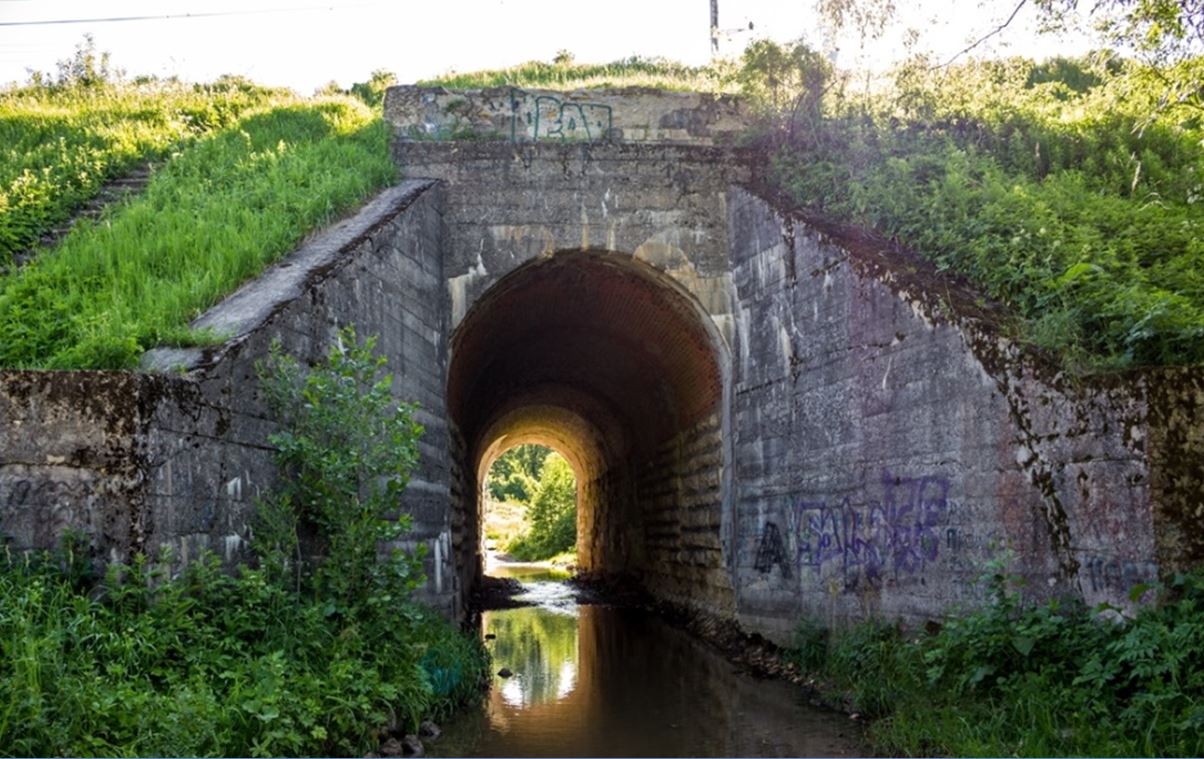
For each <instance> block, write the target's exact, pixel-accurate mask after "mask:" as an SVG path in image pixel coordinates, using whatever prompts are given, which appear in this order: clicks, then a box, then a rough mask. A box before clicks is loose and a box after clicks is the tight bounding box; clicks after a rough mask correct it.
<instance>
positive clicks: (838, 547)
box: [729, 190, 1204, 638]
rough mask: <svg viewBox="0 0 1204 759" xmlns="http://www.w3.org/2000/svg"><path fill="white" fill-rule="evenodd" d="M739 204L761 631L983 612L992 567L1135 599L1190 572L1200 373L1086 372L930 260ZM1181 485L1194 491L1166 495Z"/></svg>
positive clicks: (742, 560)
mask: <svg viewBox="0 0 1204 759" xmlns="http://www.w3.org/2000/svg"><path fill="white" fill-rule="evenodd" d="M729 208H730V214H731V215H730V224H731V226H730V234H731V255H732V266H733V277H734V285H735V290H736V317H735V318H736V324H737V329H736V332H737V335H738V337H737V340H736V349H735V358H734V367H733V376H734V382H735V384H734V388H733V391H734V406H733V409H732V414H733V434H734V446H735V455H734V462H733V466H734V467H735V470H734V472H733V474H734V478H735V512H736V513H735V542H736V546H737V548H736V561H735V584H736V587H737V599H738V601H737V603H738V610H739V616H740V619H741V620H742V621H743V622H744V623H745V624H746V626H748V627H750V628H753V629H760V630H763V631H765V632H769V633H771V634H775V635H777V636H779V637H782V638H785V637H788V635H789V632H790V628H791V626H792V625H793V624H794V623H795V621H796V620H797V618H798V617H799V616H800V615H801V614H806V615H808V616H810V617H811V618H813V619H817V620H819V621H822V622H827V623H830V624H835V625H842V624H847V623H850V622H852V621H856V620H858V619H864V618H866V617H870V616H877V617H882V618H887V619H896V618H898V619H903V620H905V621H908V622H911V623H919V622H922V621H923V620H926V619H933V618H939V617H941V616H942V615H943V614H946V613H948V612H949V610H951V609H954V608H956V607H957V606H958V605H963V604H972V603H975V602H976V601H978V600H979V599H980V598H981V594H982V590H983V588H982V585H981V583H980V582H979V577H980V575H981V574H982V573H984V572H985V571H988V570H990V571H999V570H1003V571H1007V572H1010V573H1014V574H1016V575H1019V576H1020V577H1021V578H1022V580H1023V581H1024V587H1025V592H1026V593H1028V594H1029V595H1031V596H1037V597H1041V596H1046V595H1051V594H1069V595H1074V596H1079V597H1081V598H1083V599H1085V600H1086V601H1087V602H1088V603H1091V604H1094V603H1097V602H1103V601H1107V602H1109V603H1112V604H1114V605H1117V606H1122V607H1123V606H1127V605H1129V604H1130V601H1129V598H1128V595H1129V590H1130V589H1131V588H1133V587H1134V586H1136V585H1137V584H1139V583H1143V582H1148V581H1151V580H1155V579H1156V578H1157V577H1158V575H1159V572H1160V570H1161V569H1164V568H1165V567H1167V566H1170V564H1167V563H1166V562H1167V560H1168V559H1169V558H1170V557H1169V555H1168V553H1167V552H1166V551H1163V550H1161V548H1160V547H1161V546H1163V544H1164V543H1165V541H1166V540H1167V539H1168V536H1169V535H1170V534H1171V533H1170V532H1168V530H1167V529H1166V528H1165V527H1163V526H1161V524H1160V521H1161V522H1165V521H1168V520H1169V521H1175V522H1177V523H1178V524H1179V525H1181V526H1182V525H1185V523H1186V521H1187V520H1188V519H1190V517H1189V516H1188V515H1189V514H1192V513H1194V510H1199V509H1200V508H1201V506H1200V502H1201V498H1202V493H1204V478H1201V476H1200V474H1199V466H1198V462H1199V458H1198V456H1195V455H1194V454H1195V453H1198V451H1199V450H1200V433H1199V419H1200V417H1199V416H1198V410H1199V407H1200V400H1201V398H1202V397H1204V396H1202V395H1201V393H1200V390H1199V388H1200V384H1199V383H1200V380H1201V376H1202V373H1201V372H1200V371H1199V370H1175V371H1174V372H1173V373H1174V374H1175V375H1176V376H1178V379H1177V381H1175V382H1173V383H1165V382H1162V381H1161V380H1154V378H1156V377H1161V376H1162V374H1164V372H1163V373H1160V372H1152V373H1150V372H1144V373H1143V372H1138V373H1130V374H1128V375H1122V376H1115V377H1104V378H1094V379H1093V378H1088V379H1078V380H1071V379H1070V378H1068V377H1066V376H1064V375H1062V374H1061V373H1059V372H1058V371H1057V369H1056V368H1055V367H1054V366H1053V364H1051V363H1048V362H1044V361H1043V360H1042V359H1041V358H1040V357H1039V356H1035V355H1034V354H1031V353H1026V352H1024V351H1021V350H1020V349H1019V348H1018V347H1017V346H1015V345H1013V344H1011V343H1010V342H1008V341H1007V340H1004V339H1002V338H1000V337H999V336H998V332H997V330H996V329H995V328H994V327H993V326H992V325H991V324H990V321H991V320H990V318H989V315H987V314H983V313H976V312H975V307H974V305H973V298H972V294H966V293H963V292H960V291H959V290H958V287H957V286H956V284H953V285H951V286H949V287H947V288H945V289H944V290H943V291H942V290H941V289H940V288H937V287H935V286H934V285H933V283H934V282H938V281H940V280H939V279H937V278H935V277H934V278H932V279H930V280H925V279H924V276H925V275H926V274H927V275H929V276H931V275H932V272H931V267H928V266H927V265H926V264H924V262H922V261H919V260H918V259H916V260H911V261H909V260H908V259H907V257H906V255H905V254H904V253H902V252H901V251H891V250H888V246H885V245H884V244H882V243H874V244H867V243H866V242H865V240H863V239H857V238H856V237H855V236H850V235H849V234H847V232H848V231H847V230H833V229H825V230H824V231H821V230H820V229H819V228H817V227H816V226H813V225H810V224H808V223H805V222H804V221H801V220H797V219H790V218H786V217H785V216H784V215H782V214H780V213H778V212H777V211H775V210H774V208H773V207H772V206H771V204H769V203H768V202H766V201H765V200H762V199H761V198H758V197H756V196H754V195H752V194H750V193H748V192H746V191H743V190H735V191H733V195H732V199H731V202H730V203H729ZM1151 383H1153V384H1151ZM1172 385H1173V386H1175V387H1177V388H1179V389H1180V393H1179V394H1178V395H1176V398H1175V399H1173V400H1171V399H1165V398H1164V399H1162V400H1160V401H1159V403H1158V404H1154V405H1151V403H1150V401H1149V398H1150V390H1151V388H1166V387H1169V386H1172ZM1160 407H1162V408H1166V407H1174V408H1177V409H1178V410H1177V411H1176V412H1172V413H1171V414H1169V416H1170V417H1173V418H1174V419H1176V420H1178V423H1177V426H1176V425H1175V424H1172V425H1171V426H1172V429H1170V430H1168V429H1167V428H1166V426H1165V425H1166V420H1165V419H1164V420H1160V419H1159V418H1158V414H1159V413H1160V412H1158V408H1160ZM1192 414H1196V416H1194V417H1193V416H1192ZM1189 419H1191V420H1192V421H1188V420H1189ZM1189 430H1194V431H1193V432H1189ZM1151 438H1153V439H1154V440H1155V441H1159V442H1156V443H1154V444H1153V445H1151ZM1161 441H1168V442H1170V446H1171V447H1172V448H1174V449H1175V450H1176V451H1178V453H1177V454H1174V455H1177V456H1178V461H1175V460H1173V459H1174V456H1168V455H1167V454H1166V453H1165V452H1163V451H1160V450H1156V448H1157V446H1158V445H1161V444H1162V442H1161ZM1189 461H1190V463H1187V462H1189ZM1172 471H1173V472H1174V473H1175V474H1173V475H1171V474H1169V472H1172ZM1160 473H1161V474H1160ZM1176 478H1178V479H1176ZM1172 481H1173V482H1177V483H1178V484H1177V485H1175V486H1174V487H1175V493H1176V494H1177V495H1176V497H1177V498H1178V500H1175V499H1174V498H1168V497H1167V494H1166V493H1165V492H1160V491H1159V488H1160V487H1162V483H1170V482H1172ZM1152 482H1153V483H1154V484H1153V485H1152V484H1151V483H1152ZM1172 503H1174V504H1177V505H1174V506H1171V504H1172ZM1189 504H1190V505H1189ZM1168 510H1169V511H1170V512H1172V513H1173V515H1168V516H1165V517H1162V518H1160V517H1159V514H1160V513H1162V512H1164V511H1168ZM1181 532H1182V533H1183V534H1184V535H1186V534H1188V533H1194V534H1197V535H1198V534H1199V533H1198V530H1192V529H1191V528H1187V529H1184V530H1182V531H1181ZM1194 545H1196V544H1193V543H1192V540H1191V539H1188V540H1186V541H1185V542H1184V543H1183V544H1182V546H1181V550H1180V549H1177V550H1178V552H1179V554H1183V555H1186V554H1187V553H1190V552H1191V550H1192V548H1193V547H1194Z"/></svg>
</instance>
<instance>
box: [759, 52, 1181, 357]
mask: <svg viewBox="0 0 1204 759" xmlns="http://www.w3.org/2000/svg"><path fill="white" fill-rule="evenodd" d="M1181 65H1188V64H1181ZM741 79H742V81H743V82H744V85H745V90H746V91H747V92H749V93H750V94H752V95H754V96H757V97H758V99H759V101H760V102H762V103H763V104H765V106H766V109H767V110H768V111H770V112H771V113H772V114H773V117H774V119H775V122H774V124H773V126H772V128H770V129H769V130H768V131H767V132H766V133H765V134H764V136H763V138H762V139H763V143H764V144H765V145H766V146H767V148H768V149H769V150H770V151H771V154H772V159H771V172H770V176H771V179H772V181H773V182H774V183H776V184H777V185H778V186H779V187H780V188H782V189H783V190H784V191H785V192H787V193H788V194H789V195H790V196H791V197H792V198H793V199H794V200H795V201H796V202H798V203H799V204H800V205H802V206H805V207H807V208H810V209H813V210H815V211H819V212H822V213H824V214H827V215H829V216H831V217H835V218H836V219H838V220H843V221H847V222H853V223H856V224H861V225H865V226H870V227H874V228H876V229H878V230H880V231H881V232H883V233H884V234H886V235H887V236H889V237H894V238H897V239H899V240H900V241H902V242H903V243H904V244H906V245H907V246H909V247H911V248H912V249H914V250H916V251H917V252H918V253H919V254H920V255H922V256H924V257H926V258H928V259H929V260H931V261H933V262H934V263H935V264H936V266H937V268H938V269H940V270H943V271H949V272H953V273H956V274H960V275H962V276H963V277H965V278H967V279H968V280H969V281H970V282H972V283H973V284H974V285H976V286H977V287H978V288H980V289H981V290H982V291H983V292H984V293H985V294H987V295H988V296H990V297H991V298H993V299H995V300H997V301H1000V302H1002V303H1004V304H1006V305H1007V306H1009V307H1010V308H1011V309H1012V310H1013V311H1014V312H1015V313H1016V314H1017V315H1018V317H1019V319H1020V323H1018V324H1016V325H1013V327H1012V331H1013V333H1014V334H1015V335H1016V336H1017V337H1020V338H1022V339H1028V340H1032V341H1033V342H1035V343H1036V344H1037V345H1039V346H1042V347H1044V348H1048V349H1050V350H1052V351H1055V352H1057V353H1058V354H1060V355H1061V356H1062V357H1064V358H1065V360H1066V361H1067V363H1068V364H1069V365H1071V366H1077V367H1080V368H1088V369H1099V368H1120V367H1128V366H1140V365H1172V364H1188V363H1200V362H1201V361H1204V276H1202V273H1204V245H1202V243H1201V240H1202V239H1204V234H1202V233H1204V216H1202V215H1201V213H1200V210H1199V209H1200V203H1201V202H1202V201H1204V127H1202V117H1204V112H1201V111H1200V110H1199V109H1194V108H1189V107H1180V108H1177V109H1176V108H1168V107H1167V106H1166V103H1165V102H1163V101H1162V100H1161V98H1163V97H1164V94H1165V93H1164V85H1163V78H1160V76H1159V72H1158V71H1155V70H1152V69H1151V68H1149V67H1148V66H1139V65H1137V64H1135V63H1131V62H1126V61H1122V60H1118V59H1116V58H1111V57H1108V56H1096V57H1093V58H1087V59H1073V60H1072V59H1054V60H1051V61H1048V62H1045V63H1034V62H1033V61H1029V60H1023V59H1010V60H1005V61H990V62H972V63H965V64H962V65H958V66H952V67H944V68H942V67H934V66H932V64H931V62H930V61H927V60H913V61H911V62H909V63H908V64H906V65H904V66H902V67H901V68H899V69H898V70H897V71H896V72H895V75H894V80H893V83H892V85H891V86H890V87H889V88H888V89H887V90H885V91H881V92H874V93H871V94H866V93H864V92H861V93H854V92H852V91H851V90H850V89H849V85H848V82H847V81H846V80H844V79H841V78H840V77H839V76H838V75H837V74H836V73H834V72H833V71H832V70H831V68H830V67H829V66H828V64H827V62H826V61H825V60H824V59H822V58H821V57H819V56H816V55H814V54H813V53H811V52H810V51H809V50H807V49H806V48H805V46H802V45H797V46H795V47H793V48H792V49H781V48H778V47H777V46H775V45H774V44H773V43H761V44H760V45H758V46H753V47H750V49H749V52H748V53H746V57H745V60H744V69H743V70H742V74H741Z"/></svg>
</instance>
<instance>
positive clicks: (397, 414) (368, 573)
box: [254, 327, 422, 610]
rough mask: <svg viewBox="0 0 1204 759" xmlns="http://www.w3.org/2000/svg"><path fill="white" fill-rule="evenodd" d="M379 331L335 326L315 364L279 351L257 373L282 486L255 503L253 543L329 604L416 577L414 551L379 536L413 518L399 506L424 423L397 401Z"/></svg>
mask: <svg viewBox="0 0 1204 759" xmlns="http://www.w3.org/2000/svg"><path fill="white" fill-rule="evenodd" d="M374 346H375V339H374V338H368V339H366V340H364V341H363V343H359V342H358V341H357V339H356V335H355V330H354V329H352V328H350V327H348V328H346V329H344V330H342V331H341V332H340V333H339V336H338V339H337V340H336V342H335V344H334V345H333V346H332V347H331V348H330V351H329V353H328V354H327V356H326V359H325V360H324V361H323V362H322V363H321V364H319V365H318V366H315V367H313V368H310V369H304V368H302V367H301V366H300V365H299V364H298V363H297V361H296V360H295V359H293V358H291V357H290V356H286V355H284V354H283V353H281V352H280V349H279V345H274V346H273V347H272V351H271V354H270V355H269V356H268V359H267V361H266V362H265V363H263V364H261V365H260V367H259V375H260V384H261V387H262V389H263V392H264V394H265V396H266V398H267V402H268V405H269V407H270V408H271V409H272V411H273V412H274V413H275V414H276V415H277V417H278V418H279V419H280V421H281V423H282V430H281V431H280V432H278V433H276V434H274V435H272V436H270V437H269V440H270V441H271V442H272V444H273V445H275V446H276V448H277V453H276V462H277V464H278V465H279V466H280V469H281V473H282V475H283V476H282V477H281V479H280V482H281V484H280V486H279V488H278V489H277V490H276V491H274V492H273V493H271V494H270V495H268V496H267V497H265V498H263V499H262V500H261V501H260V503H259V520H258V524H257V530H256V535H255V540H254V545H255V547H256V550H257V552H258V554H259V556H260V561H261V563H262V565H263V567H264V569H265V570H266V571H267V572H268V574H269V575H270V576H272V577H275V578H277V579H278V580H279V581H282V582H286V583H288V584H290V585H293V586H294V587H295V588H296V589H297V590H298V591H302V590H306V589H308V590H310V591H311V592H313V593H314V594H315V595H317V596H319V597H323V598H328V599H329V600H330V601H331V604H332V609H335V610H338V609H350V608H354V607H356V606H359V605H362V604H365V603H381V602H388V603H391V602H394V601H397V600H400V599H397V598H395V597H394V596H395V595H396V594H397V593H407V594H408V592H409V591H411V590H412V589H413V588H414V587H415V586H416V585H417V583H418V581H419V580H420V575H419V570H418V564H417V560H416V559H415V558H413V557H410V556H407V555H406V554H404V553H403V552H402V551H400V550H399V549H394V550H392V551H391V552H390V554H389V555H388V556H387V557H381V555H380V547H381V545H382V544H385V543H387V542H389V541H393V540H396V539H397V538H399V537H400V536H401V535H402V534H403V533H404V532H405V531H406V530H407V529H408V528H409V527H410V518H409V515H406V514H401V513H400V512H399V511H398V506H399V500H400V497H401V492H402V490H403V489H404V488H405V486H406V483H407V482H408V481H409V474H410V471H411V470H412V469H413V467H414V464H415V463H416V461H417V458H418V437H419V435H420V434H421V433H422V427H421V426H420V425H418V424H417V423H415V422H414V420H413V411H414V408H415V406H414V405H412V404H400V405H399V404H398V403H397V402H396V401H395V399H394V398H393V395H392V384H393V382H392V376H391V375H389V374H385V373H384V371H383V367H384V365H385V359H384V358H383V357H378V356H375V355H374V354H373V348H374Z"/></svg>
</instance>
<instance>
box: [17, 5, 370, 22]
mask: <svg viewBox="0 0 1204 759" xmlns="http://www.w3.org/2000/svg"><path fill="white" fill-rule="evenodd" d="M376 4H377V3H361V4H360V5H354V6H334V5H308V6H297V7H293V8H260V9H250V10H238V11H206V12H202V13H168V14H162V15H148V16H109V17H106V18H60V19H44V20H41V21H0V26H62V25H66V24H110V23H117V22H123V21H167V20H172V19H190V18H212V17H215V16H249V15H252V14H257V13H291V12H292V11H320V10H329V11H333V10H345V9H346V8H363V7H366V6H369V5H376Z"/></svg>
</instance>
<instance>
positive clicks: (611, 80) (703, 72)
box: [419, 51, 738, 92]
mask: <svg viewBox="0 0 1204 759" xmlns="http://www.w3.org/2000/svg"><path fill="white" fill-rule="evenodd" d="M734 75H735V68H734V67H733V66H731V65H730V64H726V63H724V62H717V63H715V64H713V65H710V66H686V65H684V64H681V63H677V62H675V61H669V60H665V59H664V58H641V57H639V56H632V57H631V58H627V59H625V60H620V61H612V62H611V63H601V64H593V63H577V62H576V61H575V60H574V59H573V56H572V54H571V53H568V52H567V51H562V52H561V53H560V54H558V55H557V56H556V58H555V59H553V60H552V61H551V62H546V63H545V62H543V61H528V62H527V63H523V64H520V65H518V66H513V67H511V68H507V69H495V70H490V71H474V72H471V73H463V74H461V73H454V72H453V73H450V74H446V75H444V76H441V77H437V78H435V79H429V80H427V81H423V82H419V84H421V85H424V86H441V87H448V88H450V89H461V90H467V89H479V88H482V87H502V86H511V87H529V88H532V89H539V88H544V89H554V90H576V89H598V88H603V87H649V88H653V89H659V90H674V91H688V92H736V91H737V90H738V85H737V84H736V81H735V79H734Z"/></svg>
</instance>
